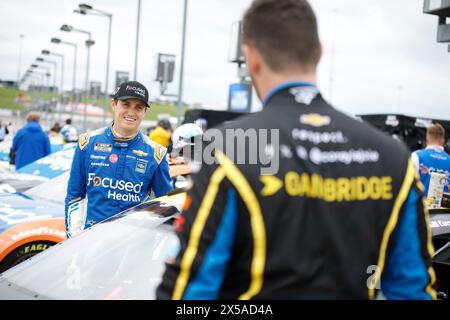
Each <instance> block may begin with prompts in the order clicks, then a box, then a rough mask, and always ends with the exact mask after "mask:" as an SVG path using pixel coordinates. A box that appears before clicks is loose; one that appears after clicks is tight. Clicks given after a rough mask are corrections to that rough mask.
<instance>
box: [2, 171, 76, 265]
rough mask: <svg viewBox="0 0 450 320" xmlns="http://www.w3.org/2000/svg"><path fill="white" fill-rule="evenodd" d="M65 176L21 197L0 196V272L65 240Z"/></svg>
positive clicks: (14, 194)
mask: <svg viewBox="0 0 450 320" xmlns="http://www.w3.org/2000/svg"><path fill="white" fill-rule="evenodd" d="M68 176H69V172H66V173H64V174H63V175H60V176H59V177H56V178H54V179H51V180H49V181H47V182H44V183H41V184H39V185H38V186H36V187H34V188H31V189H29V190H27V191H25V192H24V193H0V272H2V271H4V270H7V269H9V268H11V267H12V266H15V265H17V264H18V263H20V262H22V261H24V260H26V259H28V258H30V257H32V256H33V255H35V254H37V253H39V252H42V251H44V250H45V249H47V248H49V247H50V246H52V245H54V244H56V243H59V242H61V241H63V240H65V239H66V230H65V225H64V198H65V190H66V187H67V180H68Z"/></svg>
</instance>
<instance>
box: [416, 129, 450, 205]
mask: <svg viewBox="0 0 450 320" xmlns="http://www.w3.org/2000/svg"><path fill="white" fill-rule="evenodd" d="M426 139H427V140H426V148H425V149H422V150H418V151H414V152H413V153H412V155H411V158H412V161H413V163H414V166H415V167H416V170H418V172H419V174H420V179H421V180H422V182H423V185H424V187H425V196H426V195H427V194H428V187H429V185H430V176H431V173H432V172H438V173H443V174H445V176H446V179H445V186H444V191H448V190H449V183H450V156H449V155H448V154H447V153H446V152H445V151H444V145H445V129H444V127H443V126H442V125H441V124H439V123H435V124H432V125H431V126H430V127H428V129H427V138H426Z"/></svg>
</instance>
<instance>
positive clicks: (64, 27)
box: [60, 24, 95, 132]
mask: <svg viewBox="0 0 450 320" xmlns="http://www.w3.org/2000/svg"><path fill="white" fill-rule="evenodd" d="M60 30H61V31H66V32H71V31H75V32H79V33H84V34H87V35H88V39H87V40H86V42H85V43H86V48H87V50H86V51H87V59H86V80H85V90H86V93H85V94H86V101H85V103H84V116H83V132H85V131H86V112H87V100H88V95H89V60H90V56H91V50H90V48H91V46H92V45H93V44H94V43H95V41H93V40H92V39H91V32H90V31H85V30H81V29H75V28H74V27H72V26H69V25H67V24H64V25H62V26H61V28H60Z"/></svg>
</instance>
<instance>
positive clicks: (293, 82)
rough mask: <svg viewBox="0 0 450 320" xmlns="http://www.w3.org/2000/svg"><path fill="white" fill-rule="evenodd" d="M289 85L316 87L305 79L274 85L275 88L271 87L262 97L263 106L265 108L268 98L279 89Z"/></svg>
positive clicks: (289, 86)
mask: <svg viewBox="0 0 450 320" xmlns="http://www.w3.org/2000/svg"><path fill="white" fill-rule="evenodd" d="M291 87H317V86H316V85H315V84H314V83H312V82H306V81H289V82H285V83H283V84H281V85H279V86H276V87H275V88H273V89H272V90H271V91H270V92H269V93H268V94H267V95H266V97H265V98H264V100H263V103H262V105H263V108H265V107H266V106H267V104H268V102H269V100H270V99H271V98H272V97H273V96H274V95H275V94H276V93H277V92H279V91H282V90H285V89H287V88H291Z"/></svg>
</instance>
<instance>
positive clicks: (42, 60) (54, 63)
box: [36, 57, 56, 90]
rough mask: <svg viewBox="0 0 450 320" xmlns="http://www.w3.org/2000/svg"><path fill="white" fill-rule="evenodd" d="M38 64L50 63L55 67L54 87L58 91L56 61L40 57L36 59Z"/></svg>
mask: <svg viewBox="0 0 450 320" xmlns="http://www.w3.org/2000/svg"><path fill="white" fill-rule="evenodd" d="M36 61H37V62H44V63H50V64H52V65H53V87H54V88H55V90H56V61H53V60H46V59H44V58H41V57H38V58H36Z"/></svg>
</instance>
